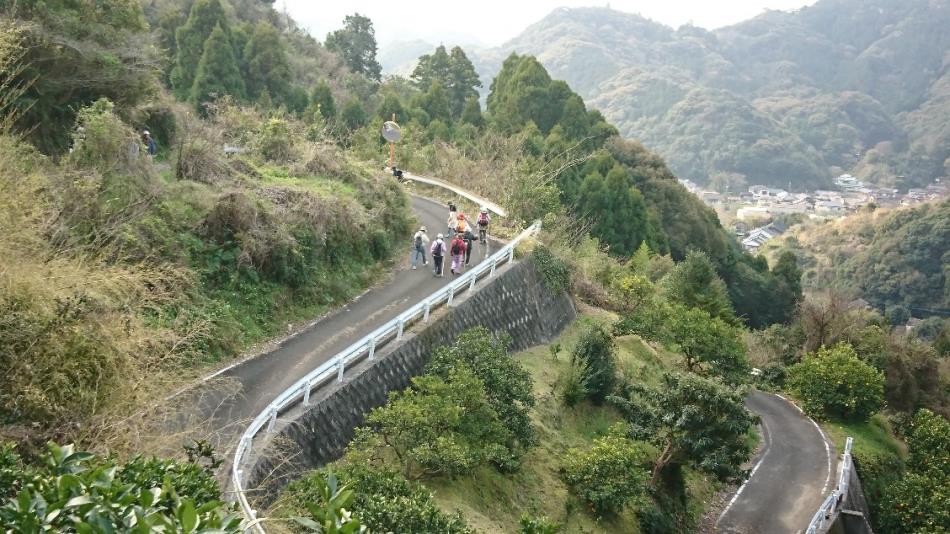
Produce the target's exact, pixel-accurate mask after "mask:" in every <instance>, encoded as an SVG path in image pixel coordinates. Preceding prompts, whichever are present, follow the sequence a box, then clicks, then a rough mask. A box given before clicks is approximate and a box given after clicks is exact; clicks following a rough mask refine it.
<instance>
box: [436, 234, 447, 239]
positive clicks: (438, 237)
mask: <svg viewBox="0 0 950 534" xmlns="http://www.w3.org/2000/svg"><path fill="white" fill-rule="evenodd" d="M443 237H445V236H443V235H442V234H439V235H437V236H435V238H436V239H442V238H443Z"/></svg>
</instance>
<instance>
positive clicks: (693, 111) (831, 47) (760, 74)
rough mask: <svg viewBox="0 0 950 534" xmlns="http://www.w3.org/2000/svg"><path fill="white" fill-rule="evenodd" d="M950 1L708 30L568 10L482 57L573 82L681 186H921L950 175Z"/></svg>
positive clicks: (826, 8)
mask: <svg viewBox="0 0 950 534" xmlns="http://www.w3.org/2000/svg"><path fill="white" fill-rule="evenodd" d="M947 27H950V3H948V2H945V1H930V0H910V1H906V2H902V1H896V0H871V1H865V0H821V1H819V2H818V3H816V4H815V5H813V6H810V7H805V8H802V9H800V10H798V11H795V12H782V11H768V12H766V13H764V14H762V15H760V16H758V17H756V18H753V19H751V20H748V21H746V22H743V23H740V24H737V25H734V26H730V27H726V28H722V29H719V30H715V31H707V30H704V29H702V28H697V27H693V26H682V27H680V28H679V29H676V30H674V29H672V28H669V27H667V26H663V25H661V24H658V23H655V22H652V21H650V20H647V19H645V18H643V17H640V16H638V15H633V14H627V13H622V12H619V11H614V10H611V9H609V8H578V9H566V8H561V9H558V10H556V11H554V12H553V13H551V14H550V15H548V16H547V17H545V18H544V19H542V20H541V21H539V22H538V23H536V24H534V25H532V26H530V27H529V28H528V29H527V30H525V32H523V33H522V34H521V35H519V36H518V37H516V38H515V39H513V40H511V41H510V42H508V43H506V44H504V45H503V46H501V47H500V48H498V49H495V50H492V51H487V52H484V53H480V54H479V58H478V59H477V60H476V65H477V66H478V67H479V70H480V72H481V73H482V76H483V78H488V77H490V75H493V74H494V72H497V70H498V66H499V64H500V61H501V60H502V59H503V58H504V57H506V56H507V55H508V54H509V53H511V52H513V51H514V52H518V53H527V54H532V55H535V56H537V57H538V59H539V60H540V61H541V62H542V63H543V64H544V65H545V66H546V67H547V68H548V69H549V70H550V72H551V74H552V76H553V77H554V78H557V79H563V80H565V81H567V82H568V83H569V84H570V85H571V87H572V88H574V89H575V90H576V91H578V92H579V93H580V94H581V95H582V96H583V97H584V99H585V101H586V102H587V103H588V104H589V105H591V106H592V107H594V108H596V109H599V110H600V111H602V112H603V113H604V116H605V117H606V118H607V119H608V121H610V122H611V123H612V124H614V125H616V126H617V127H618V129H619V130H620V133H621V134H622V135H624V136H626V137H629V138H634V139H638V140H640V141H642V142H643V143H644V144H645V145H646V146H647V147H648V148H650V149H654V150H657V151H658V152H659V153H660V154H661V155H662V156H663V157H664V158H665V159H666V160H667V161H668V162H669V164H670V167H671V169H672V170H673V171H674V172H675V173H677V175H679V176H681V177H684V178H690V179H693V180H696V181H698V182H701V183H706V182H708V181H709V180H710V178H711V177H713V176H714V175H715V174H716V173H722V172H728V173H739V174H742V175H744V177H745V180H746V181H747V182H748V183H749V184H753V183H765V184H774V185H779V186H782V187H788V186H789V183H791V187H792V188H793V189H799V190H800V189H805V188H816V187H820V186H826V185H828V184H829V182H830V178H831V177H832V176H834V175H835V173H839V172H843V171H849V172H852V174H856V175H857V176H858V177H860V178H864V179H867V180H869V181H872V182H874V183H877V184H880V185H882V186H894V187H913V186H915V185H920V184H924V183H929V182H930V181H932V180H933V179H934V178H937V177H940V176H945V175H947V174H948V172H950V170H948V168H950V161H948V157H950V130H948V127H947V126H946V121H945V120H943V118H945V117H946V116H948V114H950V81H948V66H950V64H948V59H947V58H950V55H948V50H950V33H948V32H946V31H945V29H946V28H947Z"/></svg>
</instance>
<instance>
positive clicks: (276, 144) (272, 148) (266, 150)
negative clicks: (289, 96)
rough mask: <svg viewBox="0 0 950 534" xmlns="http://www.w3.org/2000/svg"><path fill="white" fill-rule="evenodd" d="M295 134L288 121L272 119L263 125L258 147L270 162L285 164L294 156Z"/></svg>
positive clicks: (258, 137) (258, 138) (259, 134)
mask: <svg viewBox="0 0 950 534" xmlns="http://www.w3.org/2000/svg"><path fill="white" fill-rule="evenodd" d="M292 137H293V132H291V131H290V125H289V124H288V123H287V121H286V120H283V119H280V118H277V117H272V118H270V119H268V120H267V121H266V122H264V124H262V125H261V129H260V132H259V133H258V135H257V146H258V149H259V150H260V152H261V155H262V156H264V159H266V160H268V161H275V162H278V163H285V162H288V161H289V160H290V159H291V156H292V155H293V143H294V140H293V139H292Z"/></svg>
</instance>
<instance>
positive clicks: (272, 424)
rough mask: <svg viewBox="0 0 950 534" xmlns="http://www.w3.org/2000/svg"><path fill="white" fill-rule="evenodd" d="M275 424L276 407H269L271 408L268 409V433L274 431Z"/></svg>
mask: <svg viewBox="0 0 950 534" xmlns="http://www.w3.org/2000/svg"><path fill="white" fill-rule="evenodd" d="M276 425H277V409H276V408H271V409H270V417H269V418H268V421H267V433H268V434H269V433H271V432H273V431H274V427H275V426H276Z"/></svg>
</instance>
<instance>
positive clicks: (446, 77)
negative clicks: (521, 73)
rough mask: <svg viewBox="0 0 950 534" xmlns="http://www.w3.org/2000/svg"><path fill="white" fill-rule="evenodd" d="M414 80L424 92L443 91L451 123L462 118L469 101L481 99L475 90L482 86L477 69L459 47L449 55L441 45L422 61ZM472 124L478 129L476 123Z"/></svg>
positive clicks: (416, 70) (414, 74) (431, 114)
mask: <svg viewBox="0 0 950 534" xmlns="http://www.w3.org/2000/svg"><path fill="white" fill-rule="evenodd" d="M411 77H412V80H413V82H415V84H416V86H417V87H419V88H420V89H421V90H422V91H426V92H429V91H431V88H432V87H433V85H435V84H438V85H439V86H441V87H442V88H444V90H445V92H446V97H445V98H446V105H447V106H448V110H449V113H450V116H449V117H448V120H450V121H451V120H457V119H459V117H461V116H462V114H463V109H464V108H465V107H466V106H467V101H468V100H470V99H473V98H474V99H476V100H477V99H478V91H477V89H476V88H477V87H481V86H482V82H481V81H480V80H479V79H478V73H477V72H476V71H475V67H474V66H473V65H472V62H471V61H470V60H469V59H468V56H466V55H465V51H464V50H462V48H461V47H458V46H456V47H454V48H453V49H452V52H451V54H450V53H447V52H446V50H445V46H442V45H439V46H438V47H437V48H436V49H435V52H433V53H432V54H426V55H424V56H422V57H420V58H419V62H418V64H417V65H416V68H415V70H413V72H412V76H411ZM423 107H424V106H423ZM426 111H428V112H429V115H430V116H432V117H436V115H434V114H433V113H432V112H431V111H429V110H428V109H427V110H426ZM471 118H472V117H469V119H471ZM470 124H475V125H476V126H477V125H478V124H477V123H475V122H471V123H470Z"/></svg>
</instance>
